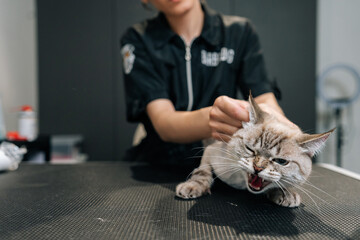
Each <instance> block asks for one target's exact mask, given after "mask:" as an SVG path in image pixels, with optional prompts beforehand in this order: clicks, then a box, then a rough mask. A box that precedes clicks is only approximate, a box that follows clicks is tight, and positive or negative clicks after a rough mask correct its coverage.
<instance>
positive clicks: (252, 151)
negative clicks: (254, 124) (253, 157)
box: [245, 145, 255, 154]
mask: <svg viewBox="0 0 360 240" xmlns="http://www.w3.org/2000/svg"><path fill="white" fill-rule="evenodd" d="M245 148H246V149H247V150H249V151H250V152H251V153H253V154H254V153H255V151H254V150H252V149H251V148H249V147H248V146H247V145H245Z"/></svg>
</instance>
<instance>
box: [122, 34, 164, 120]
mask: <svg viewBox="0 0 360 240" xmlns="http://www.w3.org/2000/svg"><path fill="white" fill-rule="evenodd" d="M121 56H122V64H123V77H124V85H125V99H126V115H127V120H128V121H130V122H140V121H142V120H143V119H144V117H145V116H146V106H147V104H148V103H149V102H151V101H153V100H155V99H159V98H167V99H168V98H169V95H168V90H167V87H166V84H165V81H164V80H163V79H162V78H161V76H160V75H159V74H158V73H157V72H156V68H155V67H154V62H153V60H152V59H151V57H150V56H149V54H148V51H147V49H146V47H145V45H144V43H143V41H142V39H141V37H140V36H139V35H138V34H137V33H136V31H135V30H133V29H129V30H128V31H127V32H126V33H125V35H124V36H123V37H122V39H121Z"/></svg>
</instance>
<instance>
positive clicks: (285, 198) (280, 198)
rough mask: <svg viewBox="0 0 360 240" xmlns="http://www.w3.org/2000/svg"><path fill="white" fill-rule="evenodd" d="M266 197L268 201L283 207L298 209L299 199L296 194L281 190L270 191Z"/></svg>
mask: <svg viewBox="0 0 360 240" xmlns="http://www.w3.org/2000/svg"><path fill="white" fill-rule="evenodd" d="M267 197H268V199H269V200H270V201H272V202H274V203H275V204H277V205H280V206H283V207H290V208H294V207H298V206H299V205H300V202H301V197H300V195H299V194H298V193H297V192H293V191H284V192H283V191H282V190H281V189H274V190H270V191H269V192H268V193H267Z"/></svg>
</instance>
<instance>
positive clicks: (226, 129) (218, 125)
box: [209, 121, 239, 136]
mask: <svg viewBox="0 0 360 240" xmlns="http://www.w3.org/2000/svg"><path fill="white" fill-rule="evenodd" d="M209 125H210V128H211V129H212V131H213V132H219V133H223V134H226V135H229V136H232V135H233V134H234V133H235V132H236V131H237V130H239V128H237V127H234V126H231V125H228V124H226V123H222V122H217V121H210V122H209Z"/></svg>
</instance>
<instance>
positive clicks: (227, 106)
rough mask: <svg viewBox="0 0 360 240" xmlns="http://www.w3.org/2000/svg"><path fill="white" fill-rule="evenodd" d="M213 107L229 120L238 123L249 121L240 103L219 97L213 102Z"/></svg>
mask: <svg viewBox="0 0 360 240" xmlns="http://www.w3.org/2000/svg"><path fill="white" fill-rule="evenodd" d="M214 105H215V106H216V107H218V108H219V109H220V110H221V111H222V112H224V113H225V114H226V115H228V116H230V117H231V118H235V119H237V120H240V121H249V113H248V111H247V109H246V107H245V104H244V103H242V101H239V100H235V99H232V98H229V97H226V96H221V97H218V98H217V99H216V100H215V103H214Z"/></svg>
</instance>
